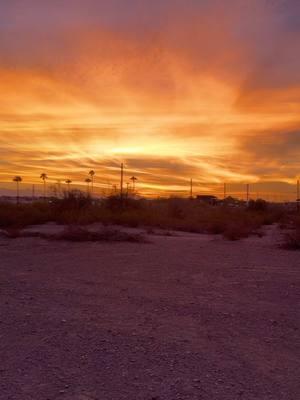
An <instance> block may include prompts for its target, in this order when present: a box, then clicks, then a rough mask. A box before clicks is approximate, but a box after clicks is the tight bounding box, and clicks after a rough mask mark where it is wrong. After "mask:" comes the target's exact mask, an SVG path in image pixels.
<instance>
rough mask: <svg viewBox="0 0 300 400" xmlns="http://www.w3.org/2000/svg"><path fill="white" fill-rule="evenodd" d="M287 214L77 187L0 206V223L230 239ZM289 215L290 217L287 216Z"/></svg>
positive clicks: (257, 205)
mask: <svg viewBox="0 0 300 400" xmlns="http://www.w3.org/2000/svg"><path fill="white" fill-rule="evenodd" d="M286 215H287V213H286V212H284V211H283V210H282V208H280V207H277V206H276V207H275V206H273V205H268V207H265V203H263V202H260V201H256V202H253V203H251V202H250V203H249V207H248V208H246V207H230V206H227V205H226V204H225V205H216V206H212V205H208V204H203V203H202V202H199V201H197V200H189V199H176V198H172V199H156V200H146V199H142V200H136V199H131V198H128V199H126V198H124V199H123V201H121V200H120V197H118V196H112V197H109V198H107V199H102V200H95V199H91V198H90V197H89V196H87V195H86V194H83V193H81V192H79V191H72V192H70V193H65V195H64V198H63V199H52V201H51V202H40V203H38V202H37V203H32V204H29V205H23V204H20V205H19V206H17V205H15V204H2V205H0V227H23V226H27V225H34V224H42V223H45V222H49V221H54V222H56V223H59V224H66V225H78V226H83V225H87V224H91V223H94V222H101V223H102V224H104V225H123V226H129V227H145V228H146V227H148V228H151V227H152V228H161V229H165V230H172V231H175V230H179V231H187V232H194V233H211V234H221V235H224V236H225V237H227V238H230V239H235V238H239V237H245V236H248V235H250V234H253V233H256V232H257V231H258V230H259V229H260V228H261V226H263V225H267V224H272V223H274V222H280V221H283V220H284V219H287V217H286ZM289 218H290V217H289Z"/></svg>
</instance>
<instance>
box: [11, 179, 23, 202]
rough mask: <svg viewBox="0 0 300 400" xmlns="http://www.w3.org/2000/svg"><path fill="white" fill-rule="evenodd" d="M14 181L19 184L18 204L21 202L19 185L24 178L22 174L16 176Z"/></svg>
mask: <svg viewBox="0 0 300 400" xmlns="http://www.w3.org/2000/svg"><path fill="white" fill-rule="evenodd" d="M13 181H14V182H16V184H17V204H19V202H20V188H19V185H20V182H22V178H21V177H20V176H15V177H14V178H13Z"/></svg>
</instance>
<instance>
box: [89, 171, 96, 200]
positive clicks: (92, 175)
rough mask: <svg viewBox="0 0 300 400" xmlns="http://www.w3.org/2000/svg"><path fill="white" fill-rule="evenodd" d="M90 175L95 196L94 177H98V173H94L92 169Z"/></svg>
mask: <svg viewBox="0 0 300 400" xmlns="http://www.w3.org/2000/svg"><path fill="white" fill-rule="evenodd" d="M89 175H90V177H91V182H92V194H93V191H94V176H95V175H96V173H95V171H93V170H92V169H91V170H90V172H89Z"/></svg>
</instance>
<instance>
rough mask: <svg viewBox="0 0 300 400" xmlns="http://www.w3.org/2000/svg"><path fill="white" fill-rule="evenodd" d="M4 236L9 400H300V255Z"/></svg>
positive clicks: (0, 269) (0, 257)
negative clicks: (8, 237) (71, 241)
mask: <svg viewBox="0 0 300 400" xmlns="http://www.w3.org/2000/svg"><path fill="white" fill-rule="evenodd" d="M148 238H149V239H150V242H149V243H143V244H140V243H70V242H64V241H61V242H57V241H55V242H53V241H47V240H43V239H39V238H18V239H7V238H4V237H2V238H0V359H1V363H0V398H1V400H12V399H13V400H29V399H33V400H56V399H62V400H71V399H72V400H92V399H95V400H96V399H97V400H123V399H124V400H125V399H126V400H176V399H182V400H185V399H189V400H196V399H197V400H199V399H205V400H235V399H242V400H271V399H272V400H274V399H276V400H286V399H288V400H298V399H299V398H300V380H299V371H300V358H299V354H300V338H299V277H300V252H296V251H295V252H293V251H287V250H283V249H280V248H278V246H277V244H276V240H275V238H274V236H273V233H272V231H270V233H269V234H268V235H267V236H266V237H264V238H250V239H245V240H242V241H238V242H229V241H225V240H223V239H221V238H219V237H214V236H205V235H192V234H182V233H179V234H176V235H174V236H172V235H170V236H160V235H149V236H148Z"/></svg>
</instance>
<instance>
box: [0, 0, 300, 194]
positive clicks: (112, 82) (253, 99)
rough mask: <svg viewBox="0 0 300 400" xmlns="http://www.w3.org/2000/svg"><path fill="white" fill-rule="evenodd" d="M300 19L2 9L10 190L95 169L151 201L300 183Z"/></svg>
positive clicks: (124, 5) (75, 5) (127, 7)
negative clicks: (228, 186) (130, 182)
mask: <svg viewBox="0 0 300 400" xmlns="http://www.w3.org/2000/svg"><path fill="white" fill-rule="evenodd" d="M297 18H298V19H299V18H300V6H299V2H296V1H292V0H274V1H267V0H259V1H258V0H253V1H251V2H244V1H239V0H230V1H226V2H224V1H220V0H210V1H208V0H206V1H204V0H203V1H201V0H198V1H195V0H186V1H184V2H183V1H180V0H172V1H171V0H165V1H164V2H161V1H156V0H154V1H152V2H151V3H150V2H148V1H145V0H140V1H135V0H134V1H130V2H129V1H128V2H127V1H121V0H113V1H110V2H101V1H92V0H88V1H85V2H83V1H79V0H74V1H73V2H72V7H70V3H69V2H67V1H65V0H62V1H51V2H50V1H43V2H40V1H34V0H27V1H26V0H24V1H20V0H11V1H10V2H7V3H5V4H3V2H2V3H1V4H0V60H1V61H0V91H1V97H0V147H1V161H0V166H1V172H0V179H1V181H2V182H3V184H2V186H3V187H7V185H8V183H9V182H10V181H11V178H12V176H13V175H15V174H20V175H23V176H24V178H25V179H24V181H25V182H27V183H28V185H29V184H31V183H36V182H38V180H39V175H40V173H41V172H43V171H46V172H47V173H48V175H49V176H50V177H51V179H52V180H53V182H55V181H56V180H57V179H62V180H63V179H66V178H67V177H70V178H71V179H72V180H73V181H74V182H76V184H78V185H79V184H80V183H81V182H83V181H84V178H85V176H86V173H87V171H88V170H89V169H90V168H93V169H95V170H96V171H97V181H96V188H97V185H98V188H99V190H100V191H101V190H102V189H103V187H108V185H113V184H117V183H118V179H119V178H118V166H119V164H120V162H124V163H125V165H126V168H127V173H128V176H129V175H130V173H131V172H132V173H135V174H136V175H139V190H140V192H141V193H144V194H147V195H155V194H159V195H163V194H164V193H165V194H170V193H181V192H182V193H185V191H186V190H187V189H186V186H187V182H188V181H189V179H190V178H193V179H194V180H195V182H196V184H197V183H198V186H199V191H202V190H203V191H205V190H208V189H209V188H210V186H209V185H210V184H212V185H221V184H222V182H224V181H227V182H231V183H238V182H240V183H243V182H252V183H254V182H260V181H264V182H265V183H266V185H269V184H270V182H272V181H273V182H276V185H277V187H279V186H280V182H283V183H284V184H291V185H292V184H293V182H294V181H295V180H296V179H297V177H298V176H299V174H300V172H299V170H300V168H299V167H300V166H299V146H298V143H299V141H300V138H299V131H300V126H299V112H300V55H299V54H300V52H299V43H300V28H299V26H298V24H297V20H298V19H297Z"/></svg>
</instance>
